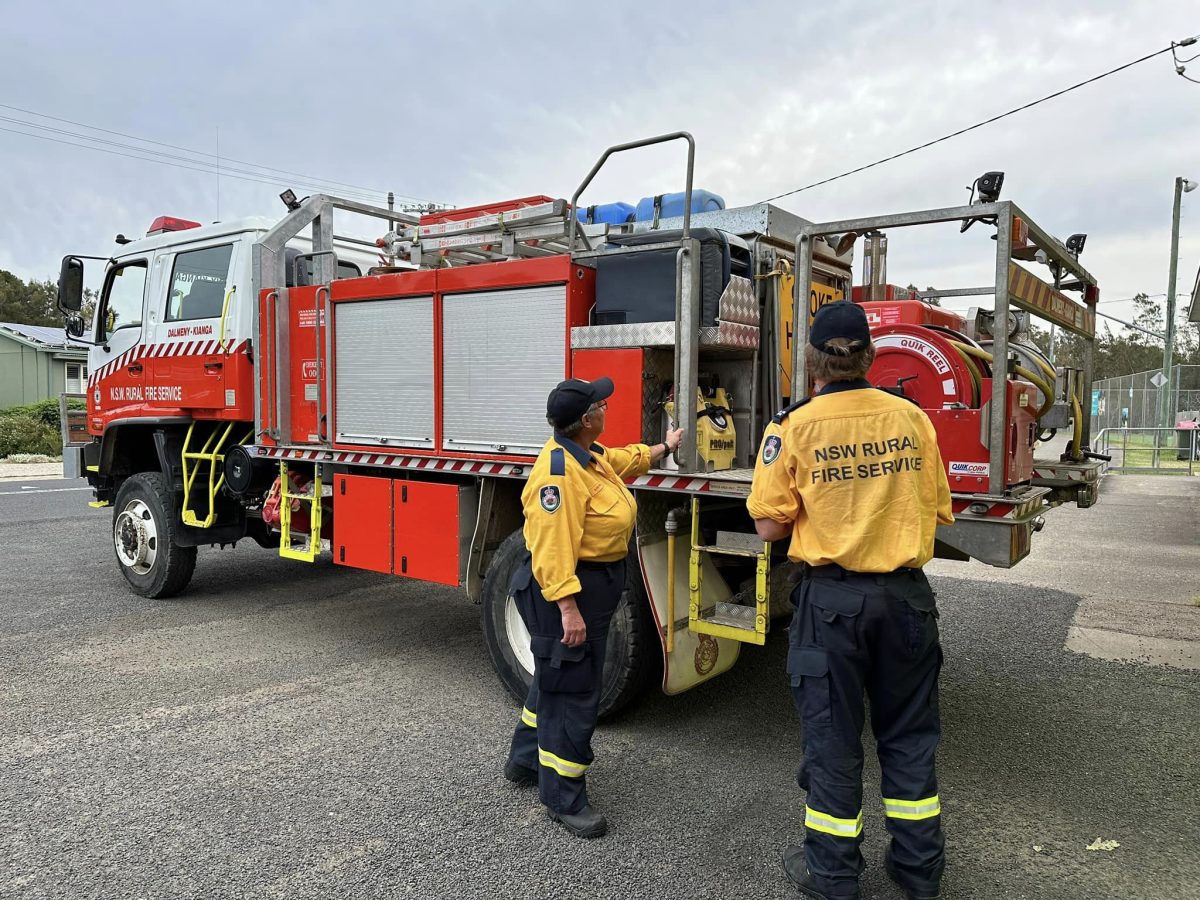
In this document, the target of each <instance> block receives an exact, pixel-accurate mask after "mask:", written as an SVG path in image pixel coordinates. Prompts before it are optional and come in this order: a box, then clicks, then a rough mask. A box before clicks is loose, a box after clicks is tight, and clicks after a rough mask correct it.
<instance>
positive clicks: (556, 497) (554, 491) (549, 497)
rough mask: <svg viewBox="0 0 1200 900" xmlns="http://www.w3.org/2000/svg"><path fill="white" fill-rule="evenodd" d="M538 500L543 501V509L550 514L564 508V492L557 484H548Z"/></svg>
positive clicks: (539, 494)
mask: <svg viewBox="0 0 1200 900" xmlns="http://www.w3.org/2000/svg"><path fill="white" fill-rule="evenodd" d="M538 499H539V500H540V501H541V504H542V509H544V510H545V511H546V512H548V513H553V512H558V508H559V507H560V506H562V492H561V491H560V490H559V489H558V485H556V484H548V485H546V486H545V487H544V488H542V489H541V491H540V492H539V493H538Z"/></svg>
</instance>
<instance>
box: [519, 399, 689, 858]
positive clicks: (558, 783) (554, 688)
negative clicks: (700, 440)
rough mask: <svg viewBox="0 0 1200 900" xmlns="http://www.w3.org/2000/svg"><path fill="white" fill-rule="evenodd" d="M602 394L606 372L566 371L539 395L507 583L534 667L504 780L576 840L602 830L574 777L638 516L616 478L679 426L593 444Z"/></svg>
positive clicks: (676, 435) (583, 761) (658, 449)
mask: <svg viewBox="0 0 1200 900" xmlns="http://www.w3.org/2000/svg"><path fill="white" fill-rule="evenodd" d="M612 392H613V383H612V380H611V379H608V378H599V379H597V380H596V381H583V380H581V379H578V378H572V379H569V380H567V381H564V382H562V383H561V384H559V385H558V386H557V387H556V388H555V389H554V390H553V391H551V392H550V396H549V398H547V401H546V419H547V421H548V422H549V424H550V426H551V427H552V428H553V429H554V436H553V437H552V438H551V439H550V440H549V441H547V442H546V445H545V446H544V447H543V448H542V451H541V453H540V454H539V455H538V458H537V461H536V462H535V463H534V464H533V470H532V472H531V473H530V475H529V481H528V482H527V483H526V485H525V489H524V491H522V493H521V503H522V506H523V507H524V510H525V545H526V547H527V548H528V549H529V556H528V557H527V558H526V560H525V562H524V564H523V565H521V566H520V567H519V568H518V569H517V571H516V574H515V575H514V576H513V579H512V583H511V584H510V586H509V591H510V593H511V595H512V596H513V598H514V599H515V600H516V602H517V607H518V609H519V610H520V613H521V618H522V619H523V620H524V622H525V626H526V627H527V628H528V629H529V634H530V649H531V650H532V651H533V658H534V672H533V683H532V685H531V686H530V688H529V696H528V697H527V698H526V700H525V707H524V708H523V709H522V710H521V718H520V721H519V722H518V724H517V730H516V733H515V734H514V735H513V739H512V747H511V750H510V752H509V757H508V762H507V764H506V765H505V767H504V776H505V777H506V778H507V779H508V780H509V781H512V782H514V783H516V784H534V783H536V784H537V785H538V793H539V795H540V797H541V800H542V803H544V804H545V805H546V809H547V811H548V813H549V815H550V817H551V818H552V819H555V820H556V821H558V822H561V823H562V824H563V825H564V826H565V827H566V828H567V830H569V831H570V832H571V833H572V834H574V835H576V836H578V837H582V838H596V837H600V836H601V835H602V834H604V833H605V831H606V830H607V829H608V823H607V822H606V820H605V818H604V816H603V815H601V814H600V813H598V812H597V811H596V810H594V809H592V807H591V806H590V805H589V804H588V796H587V782H586V777H585V773H586V772H587V770H588V767H589V766H590V765H591V764H592V746H591V741H592V731H593V730H594V729H595V727H596V713H597V711H598V709H599V705H600V690H601V687H602V685H603V679H602V677H601V676H602V674H603V671H604V652H605V648H606V645H607V642H608V627H609V623H610V622H611V621H612V617H613V613H614V612H615V611H616V608H617V604H618V603H619V602H620V600H621V594H622V591H623V590H624V588H625V556H626V554H627V553H628V552H629V538H630V536H631V535H632V534H633V526H634V520H635V518H636V515H637V503H636V502H635V501H634V499H633V494H631V493H630V492H629V489H628V488H627V487H625V484H624V479H625V478H631V477H634V476H636V475H643V474H645V473H646V472H647V471H649V469H650V466H651V465H652V464H653V463H655V462H657V461H658V460H660V459H661V458H662V457H663V456H664V455H665V454H666V453H668V452H672V451H674V450H676V449H677V448H678V447H679V442H680V440H682V438H683V431H682V430H678V431H672V432H670V433H669V434H668V435H667V440H666V442H665V443H660V444H656V445H654V446H653V447H650V446H647V445H645V444H630V445H629V446H627V447H620V448H617V447H604V446H603V445H601V444H598V443H596V440H597V438H599V437H600V434H601V433H602V432H603V431H604V415H605V409H606V408H607V406H608V398H609V397H610V396H611V395H612Z"/></svg>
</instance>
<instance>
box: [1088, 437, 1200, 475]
mask: <svg viewBox="0 0 1200 900" xmlns="http://www.w3.org/2000/svg"><path fill="white" fill-rule="evenodd" d="M1092 447H1093V449H1094V450H1095V452H1096V453H1103V454H1104V455H1105V456H1111V457H1112V461H1111V462H1109V463H1106V464H1105V466H1104V468H1105V471H1108V472H1123V473H1149V474H1157V475H1195V474H1197V473H1198V472H1200V428H1186V429H1179V428H1102V429H1100V431H1099V432H1097V433H1096V435H1095V437H1093V438H1092Z"/></svg>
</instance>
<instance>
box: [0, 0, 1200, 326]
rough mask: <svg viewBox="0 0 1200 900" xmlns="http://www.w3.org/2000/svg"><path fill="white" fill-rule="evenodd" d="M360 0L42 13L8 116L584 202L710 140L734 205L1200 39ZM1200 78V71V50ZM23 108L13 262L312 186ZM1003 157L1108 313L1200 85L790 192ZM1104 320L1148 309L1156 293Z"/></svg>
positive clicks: (1099, 7)
mask: <svg viewBox="0 0 1200 900" xmlns="http://www.w3.org/2000/svg"><path fill="white" fill-rule="evenodd" d="M4 5H6V6H8V4H4ZM358 6H359V8H360V9H361V12H359V13H354V12H349V11H348V10H351V9H352V8H353V5H352V4H333V3H328V2H323V3H319V4H315V3H306V2H292V3H289V4H287V5H286V6H280V5H278V4H264V3H256V2H239V3H237V4H232V3H222V2H217V3H211V4H187V5H184V4H174V3H163V2H161V0H160V2H156V3H139V2H126V3H123V4H120V5H118V6H116V7H114V6H112V5H105V4H95V3H76V4H66V3H57V4H40V5H39V4H19V5H15V4H14V5H11V6H9V9H8V11H6V12H5V15H4V22H5V27H4V34H3V38H2V44H0V46H2V47H3V52H0V104H5V105H6V107H19V108H22V109H25V110H30V111H33V112H36V113H42V114H45V115H49V116H55V117H58V118H60V119H66V120H71V121H74V122H78V123H84V124H87V125H94V126H99V127H101V128H105V129H109V130H111V131H116V132H123V133H125V134H129V135H136V136H138V137H142V138H147V139H150V140H154V141H159V142H163V143H165V144H171V145H175V146H176V147H182V148H190V149H192V150H196V151H201V152H205V153H210V154H213V153H216V152H217V147H218V133H219V142H220V143H219V148H220V154H221V156H222V157H223V158H227V159H232V160H239V161H241V162H242V163H253V164H257V165H259V166H269V167H272V168H275V169H284V170H289V171H291V172H294V173H301V174H303V175H305V176H309V177H310V178H315V177H319V178H323V179H333V180H336V181H339V182H344V183H346V184H348V185H353V186H355V188H357V189H363V188H365V189H370V190H373V191H374V190H378V191H382V192H386V191H387V190H389V189H390V190H394V191H396V192H397V194H403V195H409V196H412V197H416V198H421V199H429V200H434V201H438V202H442V203H449V204H455V205H459V206H466V205H474V204H476V203H483V202H488V201H492V200H499V199H504V198H509V197H518V196H525V195H530V194H550V195H553V196H558V197H569V196H570V195H571V193H572V192H573V190H574V188H575V187H576V185H577V184H578V182H579V181H580V180H581V179H582V177H583V176H584V175H585V174H586V173H587V171H588V169H589V168H590V167H591V165H592V163H593V162H594V161H595V159H596V158H597V157H598V156H599V154H600V153H601V152H602V150H603V149H604V148H605V147H606V146H607V145H609V144H613V143H618V142H621V141H626V140H630V139H633V138H638V137H643V136H648V135H652V134H657V133H661V132H666V131H673V130H687V131H690V132H692V133H693V134H694V135H695V137H696V140H697V145H698V147H697V155H696V169H697V172H696V183H697V185H698V186H700V187H705V188H707V189H709V190H712V191H715V192H716V193H718V194H721V195H722V196H724V198H725V199H726V201H727V202H728V204H729V205H730V206H734V205H741V204H749V203H753V202H756V201H759V200H762V199H764V198H766V197H768V196H770V195H773V194H777V193H780V192H782V191H785V190H789V189H791V188H794V187H798V186H800V185H802V184H807V183H809V182H811V181H815V180H818V179H820V178H823V177H827V176H829V175H832V174H836V173H837V172H840V171H843V170H845V169H849V168H853V167H854V166H856V165H860V164H862V163H865V162H869V161H871V160H873V159H876V158H879V157H882V156H886V155H888V154H890V153H893V152H896V151H898V150H902V149H905V148H907V147H909V146H912V145H914V144H918V143H921V142H923V141H925V140H928V139H930V138H932V137H936V136H938V135H940V134H943V133H946V132H949V131H952V130H955V129H957V128H960V127H963V126H965V125H968V124H971V123H972V122H975V121H977V120H979V119H983V118H986V117H988V116H990V115H993V114H995V113H997V112H1001V111H1003V110H1005V109H1008V108H1010V107H1013V106H1016V105H1019V104H1021V103H1024V102H1027V101H1029V100H1032V99H1035V98H1037V97H1039V96H1042V95H1044V94H1047V93H1050V92H1051V91H1054V90H1057V89H1060V88H1062V87H1065V86H1067V85H1069V84H1073V83H1075V82H1077V81H1081V80H1083V79H1084V78H1087V77H1090V76H1092V75H1095V74H1098V73H1099V72H1102V71H1104V70H1106V69H1109V68H1113V67H1115V66H1117V65H1120V64H1122V63H1124V62H1128V61H1130V60H1132V59H1135V58H1137V57H1139V56H1143V55H1145V54H1147V53H1150V52H1152V51H1154V50H1156V49H1159V48H1161V47H1165V46H1166V45H1167V44H1168V43H1169V42H1170V41H1171V40H1172V39H1175V40H1178V39H1182V38H1184V37H1186V36H1189V35H1195V34H1197V33H1200V6H1197V4H1196V3H1195V2H1194V0H1193V2H1159V3H1154V2H1131V0H1121V2H1089V3H1078V4H1070V5H1069V7H1070V8H1071V9H1072V11H1071V12H1069V13H1063V14H1051V13H1048V12H1047V11H1046V9H1047V4H1044V3H1041V2H1039V3H1023V2H1005V3H996V2H986V3H984V2H970V3H966V2H964V3H951V2H916V0H912V2H903V3H899V2H895V0H892V2H888V3H857V4H852V3H826V4H823V5H821V6H819V7H818V6H816V5H815V4H811V3H800V2H796V0H790V2H752V0H742V2H737V3H729V2H726V3H713V2H704V0H691V2H684V3H675V2H671V3H668V2H662V3H655V2H650V0H643V2H630V3H622V2H609V3H605V4H583V3H566V2H560V3H535V2H522V3H514V4H498V3H488V4H483V3H472V2H465V0H460V2H458V3H454V4H447V3H438V4H428V5H426V4H420V3H410V4H404V5H387V4H382V5H381V4H359V5H358ZM1062 6H1064V7H1067V6H1068V5H1067V4H1062ZM68 8H69V11H67V12H64V10H65V9H68ZM1189 49H1190V51H1191V52H1188V49H1185V50H1184V51H1182V53H1183V54H1184V55H1195V53H1200V44H1198V45H1196V46H1194V47H1192V48H1189ZM1188 74H1190V75H1193V76H1195V77H1197V78H1198V79H1200V59H1198V60H1197V61H1196V62H1195V63H1193V64H1192V65H1191V67H1190V68H1189V73H1188ZM0 117H2V118H0V129H6V130H0V201H2V205H0V209H2V210H3V216H2V218H0V268H4V269H8V270H10V271H13V272H15V273H17V274H18V275H20V276H22V277H24V278H39V279H42V278H52V277H55V273H56V272H57V268H58V260H59V258H60V257H61V256H62V255H63V254H64V253H67V252H72V253H88V254H107V253H111V252H113V251H114V249H115V245H114V244H113V242H112V239H113V236H114V235H115V234H117V233H118V232H123V233H125V234H127V235H138V234H141V233H144V232H145V230H146V228H147V227H148V226H149V224H150V222H151V220H152V219H154V217H156V216H158V215H162V214H171V215H177V216H182V217H185V218H194V219H198V220H201V221H206V222H207V221H212V220H214V219H217V218H218V217H219V218H222V219H229V218H233V217H236V216H241V215H257V214H265V215H272V216H274V215H276V214H277V213H279V212H281V211H282V206H281V204H280V202H279V200H278V199H277V195H278V194H279V192H280V190H282V189H283V188H284V187H287V186H289V185H292V186H294V187H296V190H297V193H300V194H301V195H303V194H306V193H311V192H313V187H314V186H313V184H312V183H310V182H308V181H306V180H305V179H304V178H300V177H295V176H279V177H277V178H267V180H268V181H269V182H270V183H258V182H255V181H247V180H240V179H236V178H234V177H231V175H229V174H227V175H225V176H223V177H221V178H220V187H219V197H220V200H219V203H220V206H219V211H218V179H217V177H216V176H215V175H213V174H211V173H207V172H196V171H188V170H184V169H180V168H175V167H169V166H165V165H159V164H155V163H152V162H145V161H140V160H133V159H127V158H123V157H121V156H117V155H112V154H110V153H102V152H97V151H96V150H94V149H81V148H76V147H68V146H64V145H62V144H59V143H52V142H50V141H47V140H39V139H36V138H33V137H28V136H22V135H18V134H14V133H12V131H13V130H20V131H26V132H34V131H36V129H33V128H29V127H27V126H21V125H18V124H15V123H14V122H13V121H11V120H22V121H26V122H35V123H38V124H41V125H44V126H49V127H51V128H57V129H61V130H62V131H76V132H78V131H80V129H79V128H78V126H76V125H71V124H67V123H65V122H55V121H51V120H48V119H41V118H37V117H36V116H32V115H29V114H27V113H21V112H16V111H15V110H13V109H11V108H0ZM37 133H40V134H42V135H43V136H46V137H53V138H55V139H57V140H66V141H73V142H76V143H82V141H80V140H79V139H78V138H73V137H69V136H67V135H64V134H62V133H56V132H47V131H38V132H37ZM89 134H90V135H91V136H92V137H94V138H98V139H103V140H108V141H113V142H119V143H124V144H128V143H130V141H129V140H128V139H127V138H123V137H117V136H115V135H112V134H102V133H99V132H89ZM100 146H102V147H104V148H105V149H108V150H113V151H117V152H120V153H124V152H127V151H125V150H123V149H121V148H119V147H115V146H112V145H104V144H101V145H100ZM144 146H147V147H150V146H152V145H144ZM681 146H682V145H680V147H681ZM680 147H673V148H670V149H660V150H652V151H644V152H642V153H641V154H640V155H638V156H637V157H636V159H630V160H627V161H624V162H623V163H622V164H620V165H614V166H612V168H611V169H606V170H605V172H604V173H602V175H601V176H600V177H599V178H598V179H597V181H596V182H595V184H594V186H593V189H592V190H591V191H590V192H589V194H588V195H586V196H585V198H584V199H585V200H587V201H589V202H605V201H609V200H625V201H628V202H631V203H636V202H637V200H638V198H639V197H642V196H646V195H649V194H656V193H662V192H665V191H671V190H678V189H681V188H682V172H683V155H682V151H681V149H680ZM153 149H156V150H158V151H160V152H163V153H169V154H173V155H175V156H189V154H185V153H183V152H182V151H180V150H176V149H170V148H167V147H162V146H153ZM192 158H193V159H195V158H196V157H194V156H193V157H192ZM199 159H201V160H208V158H206V157H199ZM171 162H177V163H179V164H180V165H187V163H180V162H179V161H178V160H171ZM191 165H194V166H198V167H201V168H203V166H199V165H198V164H197V163H191ZM225 165H226V167H228V168H234V169H242V170H247V168H248V167H247V166H245V165H241V164H239V163H234V162H226V163H225ZM988 169H1001V170H1003V171H1005V172H1006V173H1007V180H1006V182H1005V186H1004V194H1003V196H1004V197H1005V198H1008V199H1012V200H1015V201H1016V202H1018V203H1019V204H1020V205H1021V206H1023V207H1024V208H1025V209H1026V210H1027V211H1028V212H1029V213H1030V214H1031V215H1032V216H1033V218H1034V219H1035V220H1037V221H1038V222H1040V223H1041V224H1042V225H1043V226H1044V227H1045V228H1047V229H1048V230H1050V231H1051V232H1052V233H1055V234H1057V235H1059V236H1060V237H1064V238H1065V237H1066V236H1067V235H1068V234H1071V233H1072V232H1076V231H1084V232H1087V233H1088V235H1089V238H1088V244H1087V247H1086V250H1085V252H1084V256H1083V262H1084V263H1085V264H1086V265H1087V267H1088V268H1089V269H1090V270H1091V271H1092V272H1093V274H1095V275H1096V276H1097V277H1098V278H1099V281H1100V285H1101V291H1102V299H1104V300H1108V301H1111V300H1116V299H1119V298H1123V297H1128V296H1130V295H1132V294H1134V293H1136V292H1138V291H1143V292H1146V293H1148V294H1163V293H1164V292H1165V291H1166V282H1167V259H1168V252H1169V243H1170V242H1169V234H1170V219H1171V198H1172V189H1173V180H1174V178H1175V176H1177V175H1184V176H1190V177H1193V178H1196V179H1197V180H1200V84H1192V83H1189V82H1187V81H1185V80H1184V79H1182V78H1179V77H1177V76H1176V75H1175V73H1174V71H1173V64H1172V61H1171V56H1170V54H1166V55H1164V56H1160V57H1157V58H1156V59H1154V60H1151V61H1149V62H1146V63H1142V64H1141V65H1139V66H1137V67H1135V68H1133V69H1131V70H1128V71H1126V72H1122V73H1120V74H1117V75H1114V76H1111V77H1109V78H1106V79H1104V80H1103V81H1101V82H1099V83H1097V84H1095V85H1090V86H1088V87H1085V88H1082V89H1080V90H1078V91H1075V92H1073V93H1071V94H1069V95H1067V96H1065V97H1063V98H1061V99H1058V100H1054V101H1051V102H1049V103H1046V104H1043V105H1041V106H1039V107H1037V108H1035V109H1033V110H1030V111H1028V112H1023V113H1020V114H1018V115H1016V116H1013V117H1011V118H1008V119H1005V120H1003V121H1002V122H1000V123H997V124H995V125H990V126H987V127H986V128H983V129H980V130H978V131H975V132H972V133H971V134H968V135H966V136H963V137H959V138H955V139H954V140H952V141H948V142H946V143H944V144H941V145H939V146H937V147H934V148H932V149H929V150H926V151H922V152H920V153H918V154H915V155H913V156H911V157H907V158H905V159H902V160H899V161H896V162H893V163H889V164H887V165H885V166H881V167H879V168H876V169H872V170H871V171H869V172H866V173H863V174H860V175H855V176H853V177H850V178H847V179H844V180H841V181H837V182H835V183H833V184H830V185H827V186H824V187H821V188H817V189H815V190H811V191H807V192H805V193H802V194H798V195H796V196H793V197H789V198H787V199H785V200H782V201H780V203H781V205H782V206H784V207H785V208H787V209H789V210H791V211H793V212H796V213H798V214H800V215H802V216H804V217H806V218H808V219H812V220H829V219H840V218H845V217H848V216H859V215H874V214H881V213H888V212H898V211H903V210H908V209H919V208H929V207H937V206H949V205H955V204H957V203H959V202H963V201H965V200H966V198H967V192H966V190H965V186H966V185H968V184H970V182H971V181H972V180H973V179H974V178H975V177H976V176H977V175H978V174H980V173H981V172H983V171H985V170H988ZM260 177H261V176H260ZM382 199H383V195H382V194H380V195H379V201H380V202H382ZM988 233H989V230H988V229H986V228H981V227H976V228H974V229H972V230H971V231H969V232H968V233H967V234H966V235H965V236H963V237H959V236H958V233H957V226H949V227H947V228H946V229H936V230H932V231H931V230H930V229H921V230H918V231H915V232H908V233H905V234H904V235H899V234H896V235H893V237H892V241H891V257H890V260H889V275H890V280H891V281H893V282H898V283H901V284H905V283H908V282H915V283H917V284H918V285H920V286H922V287H924V286H925V285H927V284H928V285H936V286H938V287H953V286H967V285H975V284H979V283H982V282H985V281H987V280H989V279H988V275H989V272H990V266H991V255H990V254H991V248H992V247H993V246H994V245H993V244H991V242H990V241H989V240H988ZM1182 234H1183V237H1182V241H1181V248H1182V249H1181V265H1180V279H1179V288H1178V290H1179V291H1180V292H1181V293H1184V292H1190V290H1191V287H1192V284H1193V280H1194V279H1195V276H1196V270H1197V266H1198V265H1200V191H1198V192H1195V193H1192V194H1189V195H1185V198H1184V214H1183V227H1182ZM858 272H859V266H858V264H857V262H856V266H855V273H856V278H857V277H858ZM89 280H91V279H89ZM963 305H965V304H963ZM1101 309H1102V310H1103V311H1108V312H1111V313H1114V314H1116V315H1122V317H1124V314H1125V313H1127V312H1128V305H1126V304H1117V303H1106V304H1105V305H1104V306H1102V307H1101Z"/></svg>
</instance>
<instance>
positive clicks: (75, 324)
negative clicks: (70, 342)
mask: <svg viewBox="0 0 1200 900" xmlns="http://www.w3.org/2000/svg"><path fill="white" fill-rule="evenodd" d="M66 325H67V334H69V335H70V336H71V337H73V338H81V337H83V332H84V330H85V329H86V328H87V325H86V324H85V323H84V321H83V316H67V320H66Z"/></svg>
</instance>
